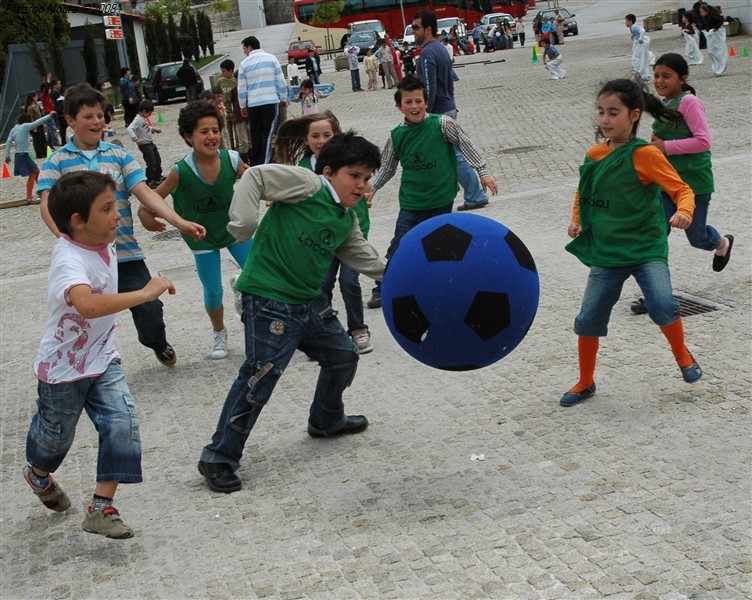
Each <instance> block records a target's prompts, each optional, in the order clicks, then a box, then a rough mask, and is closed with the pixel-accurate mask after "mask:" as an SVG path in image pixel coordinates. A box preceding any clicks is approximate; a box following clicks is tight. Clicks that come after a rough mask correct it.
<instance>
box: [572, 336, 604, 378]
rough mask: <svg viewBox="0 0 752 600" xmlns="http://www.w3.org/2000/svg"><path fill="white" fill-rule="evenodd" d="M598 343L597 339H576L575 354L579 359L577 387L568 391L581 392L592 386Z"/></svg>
mask: <svg viewBox="0 0 752 600" xmlns="http://www.w3.org/2000/svg"><path fill="white" fill-rule="evenodd" d="M599 343H600V340H599V338H597V337H586V336H584V335H581V336H578V337H577V354H578V355H579V359H580V380H579V381H578V382H577V385H576V386H574V387H573V388H572V389H571V390H570V391H573V392H581V391H583V390H584V389H585V388H589V387H590V386H592V385H593V377H594V376H595V359H596V357H597V356H598V345H599Z"/></svg>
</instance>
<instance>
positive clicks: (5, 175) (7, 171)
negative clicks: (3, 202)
mask: <svg viewBox="0 0 752 600" xmlns="http://www.w3.org/2000/svg"><path fill="white" fill-rule="evenodd" d="M9 178H10V169H9V168H8V164H7V163H3V179H9Z"/></svg>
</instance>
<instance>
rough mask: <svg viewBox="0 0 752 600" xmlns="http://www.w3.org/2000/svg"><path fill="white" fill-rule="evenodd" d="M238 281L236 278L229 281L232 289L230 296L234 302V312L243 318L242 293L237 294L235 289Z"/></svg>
mask: <svg viewBox="0 0 752 600" xmlns="http://www.w3.org/2000/svg"><path fill="white" fill-rule="evenodd" d="M237 281H238V278H237V277H233V278H232V279H230V287H231V288H232V295H233V297H234V300H235V312H236V313H238V315H240V316H241V317H242V316H243V292H239V291H238V290H237V289H236V288H235V283H236V282H237Z"/></svg>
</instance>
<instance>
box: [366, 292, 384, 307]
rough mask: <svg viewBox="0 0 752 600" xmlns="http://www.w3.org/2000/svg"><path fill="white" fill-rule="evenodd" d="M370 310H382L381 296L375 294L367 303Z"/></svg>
mask: <svg viewBox="0 0 752 600" xmlns="http://www.w3.org/2000/svg"><path fill="white" fill-rule="evenodd" d="M366 306H367V307H368V308H381V294H373V295H372V296H371V299H370V300H369V301H368V302H366Z"/></svg>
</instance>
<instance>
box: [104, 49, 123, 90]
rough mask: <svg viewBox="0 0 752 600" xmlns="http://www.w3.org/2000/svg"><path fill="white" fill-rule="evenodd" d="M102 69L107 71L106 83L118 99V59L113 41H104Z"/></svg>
mask: <svg viewBox="0 0 752 600" xmlns="http://www.w3.org/2000/svg"><path fill="white" fill-rule="evenodd" d="M104 68H105V69H106V71H107V81H108V82H109V83H110V86H112V90H113V92H114V93H115V98H117V97H118V92H119V91H120V86H119V85H118V83H119V81H120V57H119V56H118V50H117V44H116V42H115V41H114V40H108V39H105V40H104Z"/></svg>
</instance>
